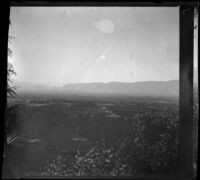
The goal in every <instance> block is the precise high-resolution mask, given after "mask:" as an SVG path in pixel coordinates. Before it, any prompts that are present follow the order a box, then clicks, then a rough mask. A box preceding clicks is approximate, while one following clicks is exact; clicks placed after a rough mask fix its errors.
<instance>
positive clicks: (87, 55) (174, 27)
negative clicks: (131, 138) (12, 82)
mask: <svg viewBox="0 0 200 180" xmlns="http://www.w3.org/2000/svg"><path fill="white" fill-rule="evenodd" d="M10 21H11V25H10V28H9V35H10V36H13V37H14V39H13V40H12V41H11V42H10V43H9V47H10V48H11V50H12V57H11V58H9V61H10V62H11V63H12V64H13V66H14V69H15V71H16V73H17V75H16V76H15V77H14V79H16V80H20V81H26V82H31V83H36V84H47V85H51V86H62V85H64V84H69V83H87V82H113V81H115V82H116V81H117V82H137V81H168V80H174V79H179V8H178V7H11V13H10Z"/></svg>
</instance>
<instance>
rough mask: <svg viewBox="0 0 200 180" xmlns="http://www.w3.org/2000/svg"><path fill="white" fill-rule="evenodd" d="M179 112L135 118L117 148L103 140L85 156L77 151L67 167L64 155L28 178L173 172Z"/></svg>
mask: <svg viewBox="0 0 200 180" xmlns="http://www.w3.org/2000/svg"><path fill="white" fill-rule="evenodd" d="M178 116H179V115H178V112H177V113H175V112H171V113H169V112H166V113H165V114H159V113H156V112H154V111H149V112H146V113H144V115H138V116H136V118H135V119H134V121H133V125H132V127H130V129H129V130H127V135H126V136H125V137H124V138H122V140H121V145H120V146H119V147H115V148H114V147H108V146H107V145H106V143H105V141H104V140H102V141H99V142H98V143H97V144H95V145H94V146H93V147H92V148H91V149H90V150H89V151H88V152H87V153H81V152H79V151H77V153H76V155H75V157H74V160H73V162H72V165H71V166H70V167H66V163H65V158H64V154H59V156H58V157H59V158H56V159H54V160H53V161H52V162H48V163H47V164H46V166H45V167H43V171H42V173H39V174H38V173H36V172H31V173H30V172H29V176H34V175H39V176H41V175H45V176H50V175H52V176H55V175H56V176H131V175H135V174H143V173H148V174H151V173H167V174H168V173H175V172H176V171H177V168H178V162H179V118H178Z"/></svg>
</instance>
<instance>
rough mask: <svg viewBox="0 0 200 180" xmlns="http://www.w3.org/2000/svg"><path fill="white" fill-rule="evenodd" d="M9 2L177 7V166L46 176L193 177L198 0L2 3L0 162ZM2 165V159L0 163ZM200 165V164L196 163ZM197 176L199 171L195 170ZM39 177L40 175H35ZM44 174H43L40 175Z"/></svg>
mask: <svg viewBox="0 0 200 180" xmlns="http://www.w3.org/2000/svg"><path fill="white" fill-rule="evenodd" d="M11 6H110V7H112V6H124V7H126V6H133V7H134V6H135V7H137V6H139V7H179V38H180V39H179V40H180V45H179V47H180V51H179V63H180V66H179V118H180V169H179V172H177V174H174V175H170V176H167V175H162V174H160V175H159V176H155V175H146V176H144V175H137V176H134V177H68V176H63V177H57V176H55V177H54V176H53V177H52V176H51V177H46V178H48V179H49V178H50V179H66V178H67V179H93V178H95V179H108V178H109V179H121V178H123V179H141V180H142V179H152V180H153V179H165V180H167V179H177V180H178V179H181V180H186V179H187V180H189V179H194V177H193V168H192V149H193V142H192V141H193V140H192V132H193V131H192V124H193V122H192V120H193V54H194V52H193V49H194V47H193V46H194V45H193V44H194V39H193V34H194V7H197V8H199V3H198V2H129V1H115V2H112V1H111V2H109V1H107V2H105V1H104V2H103V1H102V2H101V1H91V2H90V1H88V2H82V1H68V2H67V1H61V0H57V1H56V0H42V1H39V0H38V1H30V0H27V1H20V0H11V1H7V3H6V4H5V5H4V6H1V11H2V12H4V14H3V15H2V16H1V17H3V21H2V24H3V26H2V27H1V28H2V29H3V31H2V32H3V33H1V35H2V37H3V40H1V42H0V43H1V46H0V47H1V50H2V57H3V58H2V65H1V72H4V73H1V77H0V82H1V83H2V84H1V88H2V89H1V93H0V96H1V103H2V105H3V108H2V110H1V113H2V112H3V116H2V118H1V126H0V127H1V131H0V132H1V137H2V139H1V145H2V146H1V147H2V148H1V152H2V153H1V162H3V147H4V143H3V142H4V141H5V140H6V136H5V128H4V127H5V122H4V119H5V115H6V105H7V93H6V87H7V71H6V70H7V47H8V29H9V14H10V7H11ZM1 165H2V163H1ZM197 169H199V166H197ZM197 177H198V174H197ZM31 178H33V177H31ZM34 178H40V177H34ZM41 178H45V177H41Z"/></svg>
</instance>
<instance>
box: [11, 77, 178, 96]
mask: <svg viewBox="0 0 200 180" xmlns="http://www.w3.org/2000/svg"><path fill="white" fill-rule="evenodd" d="M13 85H15V86H17V87H19V88H18V89H17V93H18V94H24V93H25V94H48V95H49V94H56V95H58V94H60V95H70V94H77V95H85V94H86V95H88V94H92V95H123V96H126V95H127V96H161V97H162V96H164V97H178V95H179V81H178V80H172V81H141V82H134V83H127V82H109V83H74V84H66V85H64V86H61V87H51V86H47V85H37V84H32V83H28V82H21V81H15V82H14V83H13Z"/></svg>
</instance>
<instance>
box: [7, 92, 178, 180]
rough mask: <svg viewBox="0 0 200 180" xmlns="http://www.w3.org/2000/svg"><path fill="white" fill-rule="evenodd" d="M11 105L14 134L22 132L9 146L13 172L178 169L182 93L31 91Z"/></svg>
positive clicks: (108, 172) (121, 172)
mask: <svg viewBox="0 0 200 180" xmlns="http://www.w3.org/2000/svg"><path fill="white" fill-rule="evenodd" d="M9 107H14V108H13V109H12V111H11V110H10V111H8V117H7V120H8V127H9V132H10V134H8V136H9V135H11V134H13V132H14V133H15V134H16V137H15V139H14V138H13V139H14V140H13V139H12V140H10V144H9V145H8V147H7V149H6V151H7V156H6V159H5V167H4V171H5V174H7V175H8V177H9V176H11V175H12V176H14V177H25V176H34V175H39V176H41V175H92V176H95V175H113V176H114V175H133V174H134V173H140V172H142V173H143V172H145V173H153V172H166V173H169V172H171V173H173V172H174V171H175V170H176V168H175V167H177V166H178V165H177V161H176V158H177V157H178V155H177V149H178V145H179V137H178V127H179V121H178V119H179V117H178V114H179V104H178V99H173V98H150V97H143V98H142V97H141V98H140V97H135V98H134V97H91V96H90V97H89V96H83V97H81V96H80V97H78V96H74V97H73V96H70V97H44V96H31V95H26V96H21V97H18V98H15V99H13V100H12V99H11V100H9V101H8V109H9ZM10 109H11V108H10ZM156 153H157V154H156ZM116 162H117V163H116ZM116 164H118V165H116ZM120 168H121V169H120Z"/></svg>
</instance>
